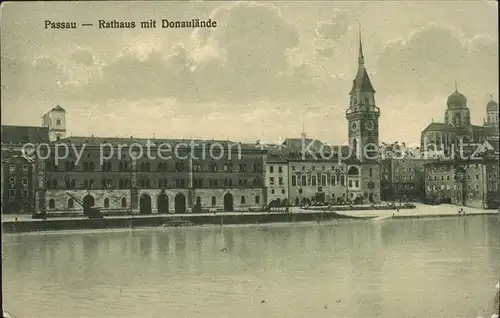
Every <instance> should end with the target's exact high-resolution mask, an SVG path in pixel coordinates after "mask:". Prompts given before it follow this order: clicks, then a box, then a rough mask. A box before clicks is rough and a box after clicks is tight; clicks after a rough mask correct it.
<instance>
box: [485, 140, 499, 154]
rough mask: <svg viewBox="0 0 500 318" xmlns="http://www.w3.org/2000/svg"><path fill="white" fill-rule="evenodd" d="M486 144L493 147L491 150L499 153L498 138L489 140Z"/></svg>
mask: <svg viewBox="0 0 500 318" xmlns="http://www.w3.org/2000/svg"><path fill="white" fill-rule="evenodd" d="M486 142H487V143H488V144H489V145H490V146H491V149H492V150H493V151H494V152H495V153H498V152H499V139H498V137H496V138H487V139H486Z"/></svg>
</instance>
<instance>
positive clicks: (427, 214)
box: [339, 203, 499, 220]
mask: <svg viewBox="0 0 500 318" xmlns="http://www.w3.org/2000/svg"><path fill="white" fill-rule="evenodd" d="M460 208H463V209H464V212H465V214H458V210H459V209H460ZM339 214H342V215H344V216H347V217H364V218H371V219H379V220H381V219H421V218H437V217H438V218H443V217H466V216H474V215H498V214H499V213H498V211H496V210H485V209H477V208H468V207H459V206H456V205H452V204H440V205H426V204H421V203H416V204H415V208H414V209H400V210H396V211H394V210H363V211H357V212H353V211H343V212H341V213H339Z"/></svg>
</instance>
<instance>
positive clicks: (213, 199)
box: [212, 197, 217, 205]
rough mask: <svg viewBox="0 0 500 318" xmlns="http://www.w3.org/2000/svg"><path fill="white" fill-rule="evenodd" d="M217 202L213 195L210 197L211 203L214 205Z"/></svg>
mask: <svg viewBox="0 0 500 318" xmlns="http://www.w3.org/2000/svg"><path fill="white" fill-rule="evenodd" d="M216 204H217V199H216V198H215V197H212V205H216Z"/></svg>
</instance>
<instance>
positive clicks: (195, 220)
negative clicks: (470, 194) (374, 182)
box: [2, 204, 498, 233]
mask: <svg viewBox="0 0 500 318" xmlns="http://www.w3.org/2000/svg"><path fill="white" fill-rule="evenodd" d="M458 210H459V207H457V206H453V205H444V204H443V205H437V206H429V205H423V204H416V205H407V206H398V207H393V206H391V207H389V206H370V205H363V206H351V207H349V206H343V207H338V206H334V207H309V208H307V209H305V208H299V207H291V208H289V211H288V212H285V211H271V212H222V213H198V214H196V213H186V214H152V215H133V216H131V215H128V216H106V217H105V218H102V219H89V218H85V217H81V216H80V217H54V218H50V217H49V218H47V219H45V220H40V219H32V218H31V216H28V215H20V216H6V215H4V216H3V218H2V230H3V232H4V233H23V232H37V231H57V230H66V231H67V230H86V229H119V228H137V227H170V226H201V225H232V224H265V223H294V222H323V221H332V220H339V219H373V220H384V219H402V218H426V217H452V216H453V217H466V216H471V215H497V214H498V212H497V211H495V210H480V209H473V208H465V209H464V212H465V214H458Z"/></svg>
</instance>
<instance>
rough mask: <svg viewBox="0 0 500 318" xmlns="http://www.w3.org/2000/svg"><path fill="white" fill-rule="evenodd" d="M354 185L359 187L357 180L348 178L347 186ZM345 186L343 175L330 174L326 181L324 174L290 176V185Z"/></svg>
mask: <svg viewBox="0 0 500 318" xmlns="http://www.w3.org/2000/svg"><path fill="white" fill-rule="evenodd" d="M353 181H354V186H355V187H359V180H349V187H350V188H351V187H353ZM328 185H330V186H332V187H336V186H340V187H344V186H345V176H330V182H328V178H327V176H326V175H318V176H316V175H311V176H310V177H309V178H308V176H307V175H302V176H300V178H297V176H292V186H294V187H295V186H313V187H315V186H328Z"/></svg>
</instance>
